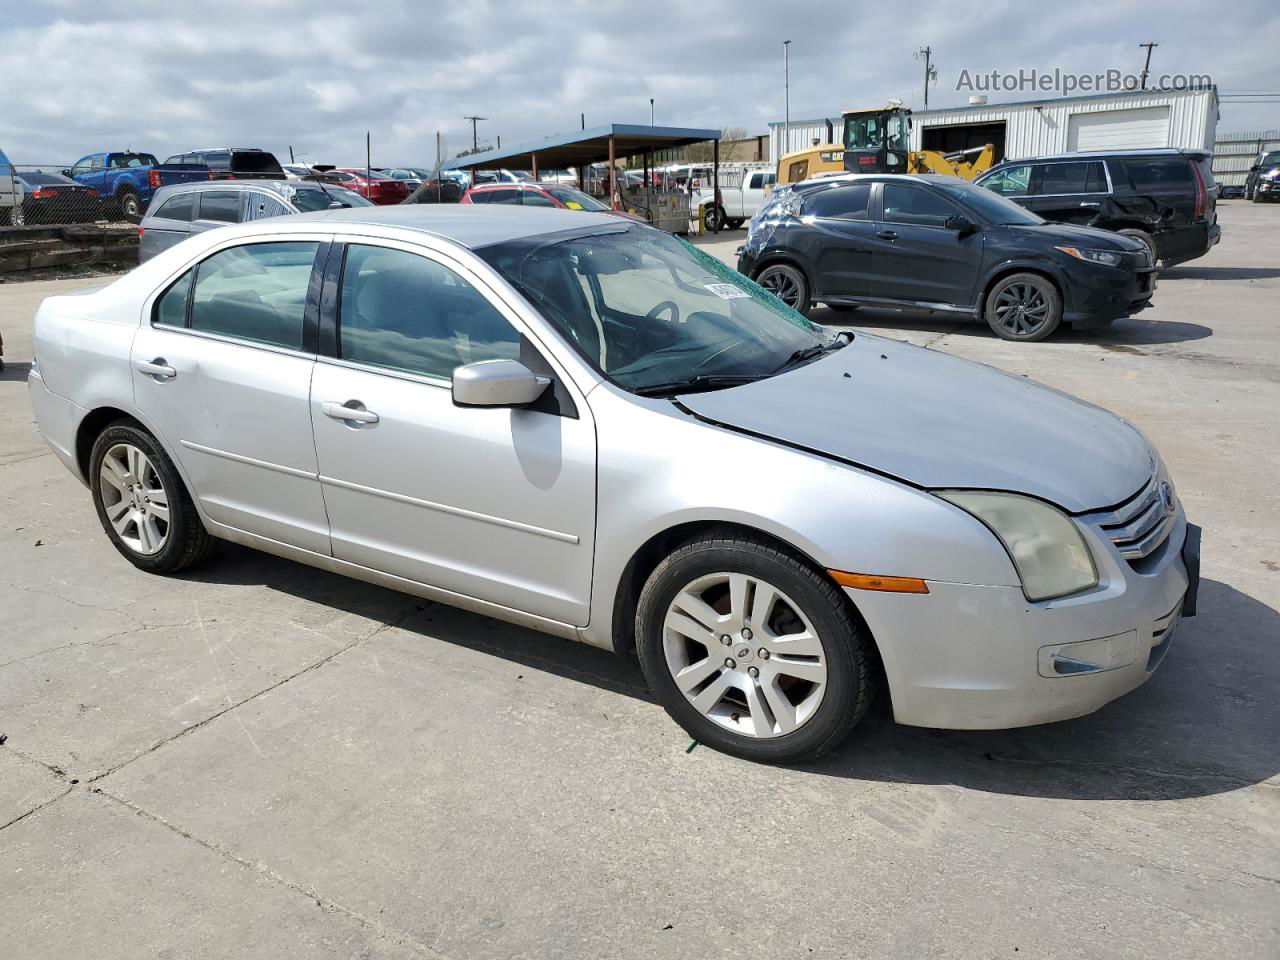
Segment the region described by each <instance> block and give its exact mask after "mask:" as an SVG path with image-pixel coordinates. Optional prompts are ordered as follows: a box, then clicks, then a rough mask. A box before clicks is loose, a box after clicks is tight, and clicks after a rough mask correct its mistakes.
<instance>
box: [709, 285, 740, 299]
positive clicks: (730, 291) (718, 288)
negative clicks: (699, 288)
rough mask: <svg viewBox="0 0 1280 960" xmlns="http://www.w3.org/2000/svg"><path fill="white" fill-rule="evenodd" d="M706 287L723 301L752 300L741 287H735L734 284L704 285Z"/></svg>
mask: <svg viewBox="0 0 1280 960" xmlns="http://www.w3.org/2000/svg"><path fill="white" fill-rule="evenodd" d="M703 286H704V287H706V288H707V289H708V290H710V291H711V292H712V293H714V294H715V295H716V296H717V297H719V298H720V299H721V300H750V299H751V294H749V293H747V291H745V290H743V289H742V288H741V287H735V286H734V285H733V284H732V283H704V284H703Z"/></svg>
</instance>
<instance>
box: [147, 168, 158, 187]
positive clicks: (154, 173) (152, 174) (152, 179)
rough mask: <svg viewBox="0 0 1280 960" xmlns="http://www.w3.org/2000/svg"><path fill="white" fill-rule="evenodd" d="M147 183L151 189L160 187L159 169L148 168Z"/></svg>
mask: <svg viewBox="0 0 1280 960" xmlns="http://www.w3.org/2000/svg"><path fill="white" fill-rule="evenodd" d="M147 183H149V184H150V185H151V189H152V190H159V189H160V171H159V170H148V171H147Z"/></svg>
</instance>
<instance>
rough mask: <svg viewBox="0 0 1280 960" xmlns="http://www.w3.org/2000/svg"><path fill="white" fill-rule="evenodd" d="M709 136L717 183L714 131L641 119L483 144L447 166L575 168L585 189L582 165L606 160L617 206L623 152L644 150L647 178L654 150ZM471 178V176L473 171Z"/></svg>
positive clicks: (717, 147)
mask: <svg viewBox="0 0 1280 960" xmlns="http://www.w3.org/2000/svg"><path fill="white" fill-rule="evenodd" d="M707 140H710V141H711V142H712V149H711V156H712V188H713V189H714V190H716V191H717V192H718V191H719V189H720V131H719V130H708V129H702V128H698V127H656V126H645V125H643V124H628V123H610V124H607V125H605V126H601V127H592V128H591V129H583V130H578V131H575V132H573V133H567V134H556V135H555V136H552V137H547V138H546V139H544V140H536V141H530V142H528V143H522V144H519V145H517V146H514V147H509V148H507V149H498V150H488V151H486V152H484V153H474V154H470V155H469V156H465V157H456V158H454V159H453V160H452V161H450V164H449V165H450V166H452V167H455V168H457V169H462V170H469V171H471V172H472V174H474V173H475V171H477V170H499V169H503V168H507V169H512V170H530V171H532V173H533V177H534V179H535V180H536V179H537V178H538V170H539V168H541V169H543V170H563V169H565V168H568V167H573V168H574V169H575V170H577V171H578V185H579V187H582V188H584V189H585V187H586V182H585V179H584V171H585V170H586V168H587V167H588V166H590V165H591V164H593V163H606V162H607V163H608V165H609V197H610V206H612V207H613V208H614V209H615V210H616V209H618V208H619V206H620V201H619V192H618V178H617V170H616V166H615V165H616V163H617V161H619V160H625V159H627V158H628V157H635V156H641V155H643V156H644V183H645V186H646V187H648V186H649V183H650V171H651V170H652V166H653V164H652V157H653V152H654V151H655V150H667V149H672V148H675V147H684V146H688V145H689V144H693V143H703V142H705V141H707ZM473 182H474V177H473Z"/></svg>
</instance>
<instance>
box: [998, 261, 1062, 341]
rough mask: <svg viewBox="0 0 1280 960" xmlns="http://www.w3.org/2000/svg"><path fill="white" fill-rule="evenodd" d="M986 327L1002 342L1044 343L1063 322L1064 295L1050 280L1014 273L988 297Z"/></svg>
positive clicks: (1038, 275)
mask: <svg viewBox="0 0 1280 960" xmlns="http://www.w3.org/2000/svg"><path fill="white" fill-rule="evenodd" d="M983 314H984V316H985V317H986V320H987V324H988V325H989V326H990V327H991V329H992V330H994V331H995V333H996V336H998V337H1000V338H1001V339H1002V340H1021V341H1025V342H1028V343H1030V342H1034V341H1036V340H1043V339H1044V338H1045V337H1047V336H1049V334H1051V333H1053V331H1054V330H1057V329H1058V324H1060V323H1061V322H1062V296H1061V295H1060V294H1059V293H1058V288H1057V287H1055V286H1054V285H1053V284H1052V283H1051V282H1050V281H1049V279H1048V278H1047V277H1042V276H1041V275H1040V274H1038V273H1011V274H1010V275H1009V276H1007V277H1004V278H1002V279H1001V280H1000V281H999V282H997V283H996V285H995V286H994V287H992V288H991V292H990V293H989V294H987V302H986V306H985V307H984V308H983Z"/></svg>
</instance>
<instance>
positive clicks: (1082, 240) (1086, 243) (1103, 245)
mask: <svg viewBox="0 0 1280 960" xmlns="http://www.w3.org/2000/svg"><path fill="white" fill-rule="evenodd" d="M1009 229H1010V230H1011V231H1012V232H1013V233H1015V234H1018V235H1022V236H1026V237H1034V238H1036V239H1038V240H1041V241H1045V242H1048V243H1060V244H1063V245H1064V246H1074V247H1088V248H1089V249H1091V250H1120V251H1128V252H1129V253H1135V252H1137V251H1139V250H1142V249H1145V248H1144V246H1143V244H1142V242H1141V241H1139V240H1134V239H1132V238H1130V237H1123V236H1121V235H1120V234H1118V233H1112V232H1111V231H1110V230H1100V229H1098V228H1097V227H1078V226H1075V225H1074V224H1070V223H1025V224H1023V223H1017V224H1009Z"/></svg>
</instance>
